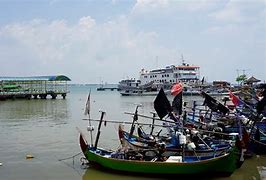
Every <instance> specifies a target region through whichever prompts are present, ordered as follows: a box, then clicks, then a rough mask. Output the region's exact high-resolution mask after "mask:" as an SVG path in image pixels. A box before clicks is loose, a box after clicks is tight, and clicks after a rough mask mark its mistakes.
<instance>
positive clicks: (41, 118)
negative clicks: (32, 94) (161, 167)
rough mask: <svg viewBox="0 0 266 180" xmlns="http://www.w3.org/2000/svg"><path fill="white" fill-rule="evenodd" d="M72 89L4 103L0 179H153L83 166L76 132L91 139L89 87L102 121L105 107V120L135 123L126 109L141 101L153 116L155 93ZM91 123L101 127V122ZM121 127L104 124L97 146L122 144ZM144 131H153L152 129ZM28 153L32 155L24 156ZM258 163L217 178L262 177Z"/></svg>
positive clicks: (263, 162) (94, 113) (265, 161)
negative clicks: (87, 109)
mask: <svg viewBox="0 0 266 180" xmlns="http://www.w3.org/2000/svg"><path fill="white" fill-rule="evenodd" d="M69 89H70V93H69V94H68V95H67V97H66V99H65V100H63V99H62V97H58V98H57V99H56V100H52V99H50V97H48V99H46V100H41V99H37V100H35V99H32V100H7V101H0V162H1V163H2V164H3V165H2V166H0V180H13V179H16V180H17V179H19V180H29V179H38V180H47V179H55V180H59V179H64V180H70V179H71V180H73V179H83V180H85V179H86V180H88V179H90V180H94V179H95V180H98V179H108V180H109V179H116V180H117V179H155V178H154V177H140V176H132V175H131V176H127V175H121V174H117V173H110V172H104V171H103V170H99V169H95V168H91V167H89V168H85V169H84V168H83V167H82V166H81V165H80V164H81V163H80V158H81V157H82V154H79V153H80V152H81V150H80V147H79V142H78V136H79V133H78V130H77V129H79V130H81V131H82V132H83V133H84V134H85V135H86V137H87V140H88V141H89V140H90V136H89V133H88V132H87V130H86V127H87V125H88V122H87V121H86V120H82V119H84V118H86V116H84V107H85V103H86V99H87V95H88V93H89V90H90V89H91V90H92V92H91V118H94V119H99V117H100V112H99V111H100V110H103V111H105V112H106V116H105V117H104V119H108V120H116V121H121V122H127V121H128V122H131V121H132V117H131V116H130V115H126V114H125V113H124V112H134V110H135V107H136V104H139V103H140V104H142V105H143V106H142V107H141V108H139V113H140V114H145V115H151V114H150V112H151V111H153V101H154V98H155V97H152V96H151V97H122V96H120V94H119V92H117V91H110V90H107V91H96V86H93V85H91V86H79V87H77V86H75V87H74V86H73V87H69ZM193 98H195V97H193ZM188 100H189V99H188ZM142 121H144V120H142ZM146 122H148V123H149V122H151V121H149V120H146ZM93 125H94V126H95V129H97V125H98V123H93ZM117 128H118V125H117V124H112V123H108V124H107V126H106V127H105V126H102V134H101V137H100V140H99V146H102V147H105V148H109V149H116V148H117V147H118V146H119V142H118V135H117ZM125 128H129V126H126V127H125ZM144 129H145V130H147V131H148V130H149V129H148V127H145V128H144ZM93 137H95V131H94V136H93ZM76 154H79V155H77V156H75V155H76ZM26 155H32V156H34V158H33V159H26ZM72 156H75V157H74V158H72ZM225 166H226V164H225ZM257 166H266V156H254V157H253V158H251V159H248V160H246V161H245V163H244V165H243V166H242V167H241V168H240V169H238V170H237V171H236V172H235V173H234V174H233V175H232V176H231V177H229V178H216V179H236V180H239V179H259V174H258V171H257Z"/></svg>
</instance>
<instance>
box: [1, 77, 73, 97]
mask: <svg viewBox="0 0 266 180" xmlns="http://www.w3.org/2000/svg"><path fill="white" fill-rule="evenodd" d="M67 81H70V79H69V78H68V77H66V76H63V75H58V76H33V77H0V100H5V99H17V98H25V99H31V98H34V99H38V98H40V99H46V98H47V97H49V96H50V97H51V98H52V99H56V97H57V96H58V95H61V96H62V98H63V99H65V97H66V95H67V93H69V90H68V87H67Z"/></svg>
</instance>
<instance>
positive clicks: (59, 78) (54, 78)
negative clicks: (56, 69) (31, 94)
mask: <svg viewBox="0 0 266 180" xmlns="http://www.w3.org/2000/svg"><path fill="white" fill-rule="evenodd" d="M0 81H71V79H70V78H68V77H67V76H64V75H54V76H30V77H6V76H3V77H1V76H0Z"/></svg>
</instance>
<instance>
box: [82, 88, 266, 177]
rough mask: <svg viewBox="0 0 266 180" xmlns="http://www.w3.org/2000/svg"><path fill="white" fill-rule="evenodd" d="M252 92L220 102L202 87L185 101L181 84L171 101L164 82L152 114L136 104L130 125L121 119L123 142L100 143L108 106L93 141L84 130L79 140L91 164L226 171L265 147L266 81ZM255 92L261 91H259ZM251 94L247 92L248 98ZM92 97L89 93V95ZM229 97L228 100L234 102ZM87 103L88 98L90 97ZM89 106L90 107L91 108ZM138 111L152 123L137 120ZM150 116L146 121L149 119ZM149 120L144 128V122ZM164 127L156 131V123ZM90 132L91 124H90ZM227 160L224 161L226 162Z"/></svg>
mask: <svg viewBox="0 0 266 180" xmlns="http://www.w3.org/2000/svg"><path fill="white" fill-rule="evenodd" d="M253 90H254V91H252V92H253V93H250V92H248V93H247V92H238V94H237V95H236V94H234V93H233V92H231V91H230V90H228V94H229V97H230V98H229V99H227V100H225V101H224V102H220V101H219V100H217V99H215V98H214V97H212V96H211V95H209V94H208V93H206V92H204V91H202V92H201V95H202V97H203V100H204V101H203V102H196V101H193V102H192V103H187V102H183V99H182V97H183V87H182V85H181V84H179V83H177V84H176V85H174V86H173V87H172V89H171V94H172V95H173V96H174V99H173V101H172V103H170V101H169V100H168V98H167V96H166V94H165V92H164V90H163V88H162V89H160V91H159V93H158V94H157V96H156V98H155V100H154V110H155V111H156V113H154V114H153V116H152V117H149V116H146V115H141V114H139V113H138V108H139V106H137V107H136V109H135V112H134V113H128V114H131V115H133V121H132V123H131V124H130V129H128V130H125V127H124V125H123V124H122V122H118V121H107V122H110V123H120V124H119V128H118V137H119V141H120V144H121V145H120V147H119V148H118V149H116V150H112V151H111V150H107V149H104V148H100V147H98V142H99V137H100V133H101V125H102V123H103V122H106V121H104V120H103V118H104V115H105V112H101V118H100V119H99V120H93V119H90V118H89V119H87V120H89V122H90V121H98V122H99V125H98V129H97V135H96V139H95V142H94V143H93V142H91V143H88V142H87V141H86V139H85V138H84V136H83V135H82V134H80V146H81V149H82V151H83V153H84V155H85V157H86V159H87V160H88V161H89V162H90V164H99V165H101V166H103V167H105V168H109V169H111V170H116V171H123V172H134V173H144V174H164V175H197V174H208V175H211V174H212V175H226V176H230V175H231V174H232V173H233V172H234V171H235V170H236V169H238V168H240V167H241V165H242V164H243V163H244V160H245V159H246V158H249V157H251V156H252V155H253V154H265V153H266V118H265V112H266V111H265V107H266V84H261V85H260V86H257V87H256V88H254V89H253ZM256 93H257V94H256ZM247 95H248V96H249V98H247ZM88 99H89V98H88ZM226 101H230V102H231V104H230V106H229V105H228V103H227V102H226ZM87 103H88V102H87ZM87 112H88V111H87ZM139 117H142V118H146V119H149V120H150V121H152V122H151V123H143V122H140V121H139ZM146 122H147V121H146ZM146 125H149V127H150V131H149V132H145V130H144V128H143V126H146ZM155 127H156V128H159V129H160V131H158V132H156V133H155V131H154V128H155ZM88 130H89V131H90V132H91V131H92V130H93V128H88ZM225 164H226V166H225Z"/></svg>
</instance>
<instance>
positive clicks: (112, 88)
mask: <svg viewBox="0 0 266 180" xmlns="http://www.w3.org/2000/svg"><path fill="white" fill-rule="evenodd" d="M105 90H111V91H113V90H118V88H117V87H98V88H97V91H105Z"/></svg>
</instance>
